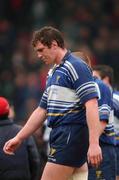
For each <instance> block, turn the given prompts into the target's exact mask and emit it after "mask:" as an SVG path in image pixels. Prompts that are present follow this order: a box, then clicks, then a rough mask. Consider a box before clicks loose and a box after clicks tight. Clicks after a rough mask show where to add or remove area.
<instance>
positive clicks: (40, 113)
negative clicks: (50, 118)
mask: <svg viewBox="0 0 119 180" xmlns="http://www.w3.org/2000/svg"><path fill="white" fill-rule="evenodd" d="M45 119H46V110H45V109H43V108H40V107H38V108H37V109H36V110H35V111H34V112H33V113H32V114H31V116H30V117H29V119H28V121H27V123H26V124H25V126H24V127H23V128H22V129H21V131H20V132H19V133H18V134H17V138H19V139H21V140H24V139H26V138H27V137H28V136H30V135H31V134H33V133H34V132H35V131H36V130H37V129H38V128H39V127H40V126H41V125H42V124H43V122H44V121H45Z"/></svg>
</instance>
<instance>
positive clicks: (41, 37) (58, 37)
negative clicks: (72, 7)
mask: <svg viewBox="0 0 119 180" xmlns="http://www.w3.org/2000/svg"><path fill="white" fill-rule="evenodd" d="M53 40H55V41H56V42H57V44H58V46H59V47H61V48H62V49H64V47H65V45H64V38H63V35H62V33H61V32H60V31H59V30H58V29H56V28H54V27H51V26H45V27H43V28H41V29H40V30H38V31H35V32H34V33H33V38H32V46H33V47H35V46H36V44H37V42H38V41H40V42H41V43H42V44H43V45H46V46H48V47H49V48H50V47H51V44H52V42H53Z"/></svg>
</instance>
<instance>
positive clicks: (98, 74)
mask: <svg viewBox="0 0 119 180" xmlns="http://www.w3.org/2000/svg"><path fill="white" fill-rule="evenodd" d="M93 76H95V77H97V78H98V79H101V76H100V73H99V72H98V71H95V70H93Z"/></svg>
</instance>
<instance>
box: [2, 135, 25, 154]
mask: <svg viewBox="0 0 119 180" xmlns="http://www.w3.org/2000/svg"><path fill="white" fill-rule="evenodd" d="M21 142H22V141H21V140H20V139H18V138H17V136H16V137H14V138H12V139H10V140H9V141H7V142H6V143H5V145H4V147H3V151H4V152H5V153H6V154H9V155H14V152H15V150H16V149H17V148H18V147H19V146H20V144H21Z"/></svg>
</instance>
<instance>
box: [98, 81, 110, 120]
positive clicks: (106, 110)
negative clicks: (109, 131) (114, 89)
mask: <svg viewBox="0 0 119 180" xmlns="http://www.w3.org/2000/svg"><path fill="white" fill-rule="evenodd" d="M97 84H98V87H99V91H100V97H99V100H98V107H99V116H100V120H102V121H103V120H104V121H107V122H108V121H109V118H110V115H111V111H112V110H113V102H112V93H111V91H110V89H109V88H108V87H107V86H106V85H105V84H104V83H103V82H102V83H100V82H99V81H98V83H97Z"/></svg>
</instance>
